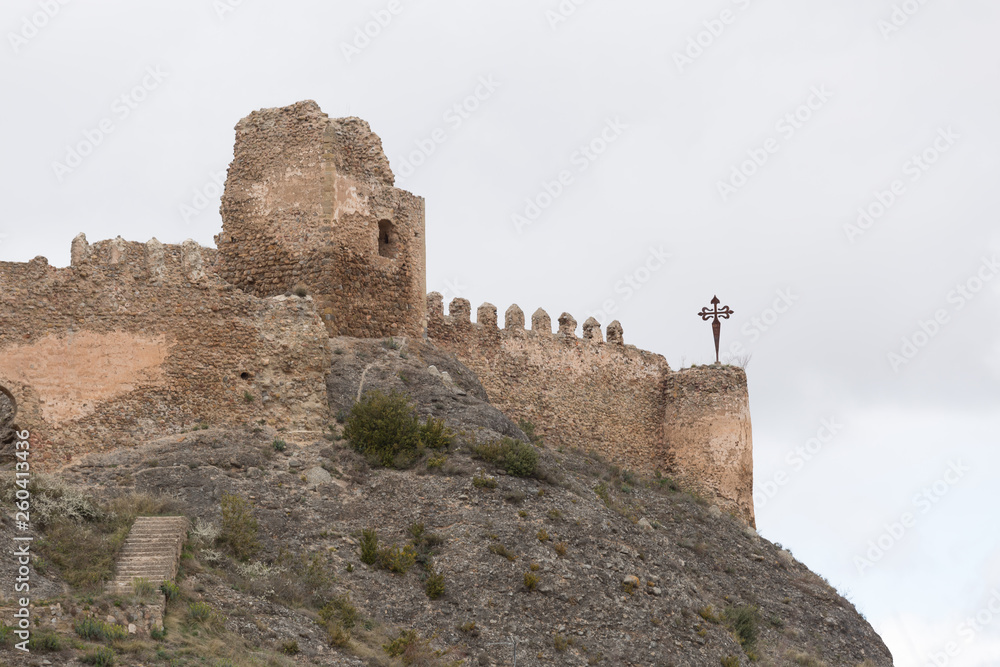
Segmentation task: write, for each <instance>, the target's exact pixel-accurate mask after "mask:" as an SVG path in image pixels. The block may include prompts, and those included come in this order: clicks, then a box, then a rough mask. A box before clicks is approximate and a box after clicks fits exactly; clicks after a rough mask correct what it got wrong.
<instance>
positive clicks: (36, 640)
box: [28, 631, 63, 651]
mask: <svg viewBox="0 0 1000 667" xmlns="http://www.w3.org/2000/svg"><path fill="white" fill-rule="evenodd" d="M62 648H63V645H62V640H60V639H59V635H57V634H56V633H54V632H50V631H42V632H37V631H36V632H33V633H31V637H30V638H29V639H28V650H29V651H61V650H62Z"/></svg>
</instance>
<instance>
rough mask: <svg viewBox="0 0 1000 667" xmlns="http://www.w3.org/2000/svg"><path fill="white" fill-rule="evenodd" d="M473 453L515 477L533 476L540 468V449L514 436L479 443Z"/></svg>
mask: <svg viewBox="0 0 1000 667" xmlns="http://www.w3.org/2000/svg"><path fill="white" fill-rule="evenodd" d="M473 453H475V455H476V456H478V457H479V458H481V459H482V460H484V461H487V462H489V463H492V464H494V465H497V466H500V467H501V468H503V469H504V470H505V471H506V472H507V474H508V475H513V476H514V477H531V476H532V475H534V474H535V473H536V472H537V469H538V451H537V450H536V449H535V448H534V447H533V446H532V445H529V444H527V443H525V442H521V441H520V440H514V439H513V438H503V439H502V440H497V441H494V442H488V443H485V444H482V445H477V446H475V447H474V448H473Z"/></svg>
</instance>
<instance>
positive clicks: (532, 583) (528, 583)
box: [524, 572, 538, 591]
mask: <svg viewBox="0 0 1000 667" xmlns="http://www.w3.org/2000/svg"><path fill="white" fill-rule="evenodd" d="M524 587H525V588H527V589H528V590H529V591H533V590H535V589H536V588H538V575H537V574H535V573H534V572H525V573H524Z"/></svg>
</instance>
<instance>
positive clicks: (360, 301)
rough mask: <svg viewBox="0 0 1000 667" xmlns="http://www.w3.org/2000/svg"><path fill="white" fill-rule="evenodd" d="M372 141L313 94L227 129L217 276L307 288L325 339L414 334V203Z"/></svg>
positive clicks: (421, 273) (264, 289)
mask: <svg viewBox="0 0 1000 667" xmlns="http://www.w3.org/2000/svg"><path fill="white" fill-rule="evenodd" d="M394 180H395V179H394V176H393V174H392V170H391V169H390V168H389V162H388V160H386V157H385V155H384V153H383V152H382V142H381V140H380V139H379V138H378V136H377V135H375V134H373V133H372V131H371V129H370V128H369V126H368V124H367V123H366V122H365V121H363V120H361V119H359V118H340V119H330V118H329V117H328V116H327V115H326V114H324V113H323V112H322V111H321V110H320V108H319V107H318V106H317V105H316V103H315V102H311V101H308V102H299V103H298V104H294V105H292V106H288V107H282V108H278V109H262V110H260V111H255V112H254V113H252V114H250V115H249V116H248V117H246V118H244V119H243V120H241V121H240V122H239V124H238V125H237V126H236V147H235V156H234V159H233V162H232V164H231V165H230V167H229V176H228V178H227V180H226V189H225V193H224V195H223V198H222V219H223V230H222V233H221V234H219V235H218V236H217V237H216V244H217V245H218V247H219V253H220V259H221V261H220V264H219V273H220V275H221V276H222V277H223V278H224V279H225V280H227V281H229V282H231V283H232V284H234V285H237V286H238V287H241V288H243V289H245V290H247V291H249V292H251V293H254V294H256V295H258V296H272V295H275V294H283V293H286V292H289V291H292V290H295V289H296V288H297V287H302V288H304V289H306V290H307V291H308V293H309V294H311V295H312V296H313V298H314V299H315V300H316V303H317V308H318V310H319V313H320V315H321V316H322V318H323V320H324V322H325V324H326V326H327V329H328V330H329V332H330V335H331V336H338V335H342V336H354V337H359V338H378V337H383V336H392V335H409V336H418V335H421V334H422V332H423V329H424V325H425V313H424V295H425V291H426V272H425V246H424V200H423V199H422V198H420V197H415V196H414V195H412V194H410V193H408V192H405V191H403V190H399V189H397V188H395V187H393V183H394Z"/></svg>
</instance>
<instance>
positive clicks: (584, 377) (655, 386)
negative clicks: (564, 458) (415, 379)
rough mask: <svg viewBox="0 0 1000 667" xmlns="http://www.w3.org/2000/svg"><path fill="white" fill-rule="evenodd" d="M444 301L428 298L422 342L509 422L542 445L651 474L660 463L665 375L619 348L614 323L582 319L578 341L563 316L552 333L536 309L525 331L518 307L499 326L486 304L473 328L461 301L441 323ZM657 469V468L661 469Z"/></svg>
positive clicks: (657, 364) (648, 360) (661, 362)
mask: <svg viewBox="0 0 1000 667" xmlns="http://www.w3.org/2000/svg"><path fill="white" fill-rule="evenodd" d="M443 308H444V306H443V303H442V297H441V295H440V294H438V293H436V292H432V293H431V294H429V295H428V297H427V312H428V327H427V333H428V336H429V337H430V338H431V339H432V340H433V341H434V343H435V344H437V345H438V346H440V347H443V348H444V349H446V350H448V351H449V352H452V353H453V354H455V355H456V356H458V358H459V359H460V360H461V361H462V362H463V363H464V364H466V365H467V366H469V368H471V369H472V370H474V371H475V372H476V373H477V374H478V376H479V379H480V381H481V382H482V384H483V387H484V388H485V389H486V393H487V394H488V395H489V398H490V401H491V402H492V403H493V404H494V405H496V406H497V407H498V408H499V409H500V410H501V411H503V412H504V413H506V414H507V415H508V416H510V417H512V418H514V419H515V420H516V419H527V420H529V421H531V422H532V423H533V424H534V425H535V427H536V432H537V433H538V434H539V435H540V436H541V437H542V438H543V439H544V441H545V442H546V444H548V445H552V446H567V447H576V448H586V449H597V450H598V451H599V452H600V453H601V454H603V455H604V456H605V457H607V458H608V459H610V460H612V461H614V462H615V463H617V464H619V465H622V466H626V467H629V468H632V469H635V470H644V471H649V472H652V469H654V468H656V467H657V462H659V461H663V460H664V457H663V453H662V451H661V448H660V440H661V438H660V428H659V424H661V423H662V415H663V406H662V400H663V398H662V393H661V388H660V385H661V378H662V375H663V373H664V372H666V371H668V370H669V367H668V365H667V362H666V360H665V359H664V358H663V357H661V356H660V355H658V354H653V353H651V352H645V351H643V350H639V349H638V348H636V347H634V346H632V345H624V344H623V341H622V331H621V326H620V325H619V324H618V323H617V322H613V323H612V324H611V325H609V326H608V339H609V340H607V341H604V340H603V336H602V334H601V329H600V325H598V324H597V322H595V321H593V320H588V321H587V322H586V323H585V324H584V327H583V338H578V337H577V335H576V326H577V325H576V321H575V320H573V319H572V317H571V316H569V315H568V314H566V313H564V314H563V315H562V317H560V318H559V322H558V325H559V328H558V330H557V332H556V333H553V331H552V323H551V319H550V317H549V315H548V314H546V313H545V312H544V311H542V310H538V311H536V312H535V314H534V315H533V316H532V318H531V329H530V330H529V329H525V320H524V313H523V312H522V311H521V309H520V308H518V307H517V306H511V307H510V308H509V309H508V310H507V312H506V317H505V322H504V328H503V329H500V328H498V326H497V311H496V308H495V307H494V306H492V305H491V304H483V305H482V306H480V308H479V312H478V317H477V320H478V321H477V322H476V323H473V322H472V321H471V314H470V310H471V309H470V306H469V302H468V301H467V300H465V299H455V300H453V301H452V302H451V305H450V307H449V315H448V316H445V314H444V310H443ZM660 469H661V471H662V470H663V468H660Z"/></svg>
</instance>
